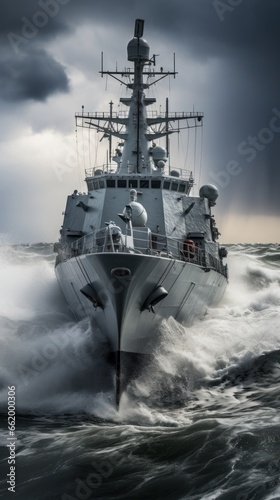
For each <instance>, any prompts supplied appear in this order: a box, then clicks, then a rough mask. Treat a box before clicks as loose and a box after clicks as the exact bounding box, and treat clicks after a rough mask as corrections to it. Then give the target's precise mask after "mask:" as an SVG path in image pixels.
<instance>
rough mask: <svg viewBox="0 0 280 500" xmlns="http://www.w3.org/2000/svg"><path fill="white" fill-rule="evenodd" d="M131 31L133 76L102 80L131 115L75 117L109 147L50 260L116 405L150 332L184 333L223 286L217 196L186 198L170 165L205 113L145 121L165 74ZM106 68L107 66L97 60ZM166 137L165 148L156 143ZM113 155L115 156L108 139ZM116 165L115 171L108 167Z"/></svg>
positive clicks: (138, 32) (138, 26) (71, 200)
mask: <svg viewBox="0 0 280 500" xmlns="http://www.w3.org/2000/svg"><path fill="white" fill-rule="evenodd" d="M143 26H144V22H143V21H142V20H137V21H136V23H135V33H134V37H133V39H132V40H131V41H130V42H129V44H128V47H127V52H128V61H129V62H132V63H133V68H128V69H126V70H124V71H121V72H118V71H113V72H109V71H104V69H103V62H102V66H101V75H102V76H103V75H110V76H112V77H113V78H115V79H117V80H119V81H120V82H121V83H123V84H125V85H126V87H127V88H128V89H131V96H130V97H128V98H121V99H120V101H121V103H122V104H123V105H124V106H125V107H127V112H124V111H120V112H114V111H113V105H112V103H111V104H110V110H109V112H107V113H105V112H104V113H100V112H96V113H86V112H84V110H83V112H82V113H77V114H76V125H77V127H86V128H93V129H96V130H97V131H99V132H101V133H102V134H103V135H104V136H105V137H107V138H108V139H109V153H108V162H107V164H106V165H103V166H102V167H100V166H94V167H93V168H92V169H90V170H87V171H86V183H87V188H88V193H87V194H81V193H78V192H77V191H74V192H73V194H71V195H70V196H68V199H67V204H66V209H65V215H64V221H63V226H62V229H61V237H60V241H59V243H58V244H56V250H57V253H58V256H57V260H56V274H57V278H58V280H59V283H60V285H61V288H62V290H63V293H64V295H65V297H66V300H67V302H68V304H69V306H70V308H71V309H72V311H73V313H74V314H75V316H76V317H77V318H83V317H85V316H90V317H91V318H92V320H93V322H94V324H95V325H96V327H98V328H99V330H100V331H101V332H102V335H103V336H104V338H105V339H106V341H107V344H108V350H109V351H110V352H111V353H112V359H114V363H115V364H116V388H117V401H118V400H119V394H120V392H121V390H122V377H123V376H124V374H126V375H127V373H128V372H129V369H130V367H131V366H135V364H137V363H138V360H139V358H143V357H145V356H149V355H150V354H151V351H152V348H153V345H154V342H155V334H154V332H155V326H156V325H157V324H158V323H159V322H160V321H161V320H162V319H163V318H168V317H170V316H173V317H174V318H175V319H176V320H177V321H179V322H181V323H190V322H192V321H193V319H194V318H195V317H200V316H202V315H203V314H204V313H205V310H206V308H207V307H208V306H209V305H212V304H217V303H218V301H219V300H220V299H221V297H222V295H223V293H224V290H225V287H226V283H227V267H226V266H225V265H224V264H223V257H225V256H226V250H225V248H224V247H220V246H219V244H218V243H217V239H218V236H219V232H218V230H217V227H216V224H215V221H214V217H213V215H212V213H211V209H212V207H213V206H215V203H216V200H217V197H218V191H217V189H216V188H215V186H213V185H205V186H202V187H201V189H200V192H199V196H192V195H191V191H192V188H193V185H194V178H193V175H192V172H191V171H189V172H187V171H183V170H181V169H180V168H176V169H173V168H171V167H170V166H169V165H168V156H169V142H168V138H169V136H170V134H172V133H174V132H175V131H178V130H179V129H180V124H181V123H182V124H183V127H200V126H201V125H202V119H203V113H200V112H194V111H193V112H191V113H187V112H180V113H172V112H170V111H169V104H168V100H167V101H166V106H165V111H164V112H154V111H153V112H149V106H150V105H151V104H154V103H155V99H154V98H150V97H146V91H147V89H148V88H149V87H150V86H151V85H154V84H155V83H156V82H158V81H160V80H161V79H163V78H165V77H166V76H169V75H171V76H175V75H176V71H175V64H174V69H173V71H171V72H164V71H163V68H160V71H155V69H154V65H155V56H152V57H150V48H149V45H148V43H147V42H146V41H145V40H144V38H143ZM102 60H103V58H102ZM162 137H166V145H165V146H166V147H161V146H159V145H158V144H157V141H158V140H160V139H161V138H162ZM113 138H116V139H117V147H116V148H115V151H114V154H113V155H112V139H113ZM111 160H112V161H113V162H114V166H113V164H112V162H111Z"/></svg>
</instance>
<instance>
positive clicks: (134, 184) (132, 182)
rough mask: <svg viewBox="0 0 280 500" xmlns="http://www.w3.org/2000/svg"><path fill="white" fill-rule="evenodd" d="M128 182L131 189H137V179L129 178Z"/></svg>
mask: <svg viewBox="0 0 280 500" xmlns="http://www.w3.org/2000/svg"><path fill="white" fill-rule="evenodd" d="M128 184H129V187H130V188H131V189H137V188H138V181H137V179H129V181H128Z"/></svg>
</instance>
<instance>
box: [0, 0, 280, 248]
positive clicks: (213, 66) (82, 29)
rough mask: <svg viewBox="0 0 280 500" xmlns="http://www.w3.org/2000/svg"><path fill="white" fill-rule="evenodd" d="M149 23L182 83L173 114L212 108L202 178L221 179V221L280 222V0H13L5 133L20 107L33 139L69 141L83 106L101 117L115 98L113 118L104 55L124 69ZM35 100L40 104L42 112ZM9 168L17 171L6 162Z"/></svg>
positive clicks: (2, 19)
mask: <svg viewBox="0 0 280 500" xmlns="http://www.w3.org/2000/svg"><path fill="white" fill-rule="evenodd" d="M138 17H139V18H143V19H145V21H146V24H145V34H144V36H145V38H146V39H147V40H148V42H149V43H150V46H151V51H152V53H154V52H155V53H160V57H159V64H161V62H160V61H162V59H164V64H165V63H166V61H167V59H166V58H165V53H167V55H168V57H169V56H171V57H170V59H171V64H172V54H173V52H176V58H177V65H178V68H177V69H178V71H179V75H178V79H177V80H176V83H175V84H174V89H175V95H173V96H172V95H171V104H172V108H173V109H172V111H177V110H178V111H181V110H184V111H189V110H191V109H192V107H193V105H195V107H196V108H197V109H199V110H201V111H204V112H205V126H204V149H203V167H202V174H201V182H212V183H216V184H217V186H218V188H219V190H220V199H219V203H218V205H217V209H216V214H217V216H219V214H220V215H222V214H223V215H224V214H226V213H228V214H229V215H231V220H232V214H244V213H245V214H248V217H250V216H252V217H253V216H256V217H257V216H258V215H259V216H264V215H267V216H271V217H273V220H274V221H275V220H276V219H275V217H277V216H279V214H280V196H279V185H280V169H279V167H278V161H279V160H278V159H279V157H280V131H278V129H279V127H280V94H279V88H280V65H279V52H280V31H279V18H280V3H279V1H277V0H270V1H269V2H265V1H264V0H213V1H212V0H195V1H193V0H173V2H170V1H169V0H141V1H139V0H132V1H131V0H120V1H119V2H115V1H114V0H103V1H101V0H95V1H91V0H29V1H27V2H22V1H21V0H13V2H2V3H1V4H0V34H1V47H2V50H1V56H0V83H1V91H0V93H1V95H0V97H1V98H2V114H3V113H4V116H5V117H6V123H8V124H9V125H8V129H6V130H5V136H6V137H7V136H9V134H10V137H12V133H13V126H12V123H13V119H14V120H17V118H16V116H17V107H18V105H19V104H20V105H21V109H22V113H23V114H25V121H26V122H27V123H28V127H29V129H30V130H31V131H32V130H33V131H38V130H40V131H41V133H43V131H44V130H50V129H54V128H56V130H58V131H59V132H60V134H61V141H62V143H63V144H65V141H67V140H68V139H67V137H68V136H69V134H70V130H73V134H74V123H73V122H71V121H70V119H71V116H72V115H73V114H74V112H75V111H77V107H78V106H80V105H81V104H86V105H88V106H90V108H89V109H87V110H88V111H94V110H95V109H99V108H98V106H99V105H100V103H101V99H104V106H103V108H104V110H106V106H107V102H108V101H109V99H108V98H107V97H108V96H109V94H108V93H107V95H106V92H105V95H104V90H106V89H104V82H100V80H98V71H99V59H100V50H103V48H104V49H105V54H107V56H106V57H107V60H108V62H110V63H111V65H112V64H113V66H114V65H115V64H116V61H118V64H121V65H123V66H125V65H126V64H127V62H126V60H125V59H126V54H125V51H126V44H127V42H128V41H129V39H130V37H132V36H133V28H134V20H135V18H138ZM172 85H173V84H172ZM91 89H92V90H91ZM117 90H118V89H117V88H115V89H114V91H115V95H116V94H117ZM110 98H111V94H110ZM115 100H116V99H115ZM7 102H8V103H9V106H7ZM34 103H35V104H36V103H38V105H40V115H38V113H37V108H35V107H34V105H35V104H34ZM159 104H160V103H159ZM162 104H163V103H162ZM175 106H176V107H175ZM23 116H24V115H23ZM63 116H64V117H65V118H63ZM21 119H22V120H23V118H22V117H21ZM66 119H67V120H69V125H67V126H66V125H65V123H64V120H66ZM71 123H72V124H71ZM9 127H10V132H9ZM18 127H19V125H18ZM71 127H72V128H71ZM23 129H24V124H23V122H22V130H23ZM18 133H19V135H20V133H21V132H20V130H19V132H18ZM22 133H23V132H22ZM24 133H25V132H24ZM24 133H23V135H24ZM69 137H70V136H69ZM14 140H15V142H16V138H15V139H14ZM34 140H35V135H34ZM36 140H37V139H36ZM49 147H50V149H53V153H54V156H56V154H57V155H58V156H59V155H60V157H62V158H63V155H65V154H64V153H63V151H62V150H61V151H60V152H59V151H57V150H56V149H55V148H54V145H53V144H51V143H50V146H49ZM56 147H57V146H56ZM5 153H7V150H6V149H5ZM42 154H43V152H42ZM30 161H31V162H32V159H31V160H30ZM11 162H12V160H11ZM44 168H45V171H47V168H48V166H47V165H45V167H44ZM49 168H50V170H51V166H50V167H49ZM0 171H1V172H4V171H6V167H5V163H4V162H2V164H0ZM31 171H32V169H29V170H28V172H29V175H31ZM69 172H70V170H69ZM2 175H3V173H2ZM7 175H8V176H9V173H8V174H7ZM46 176H47V177H48V178H49V181H48V183H49V184H48V189H53V190H54V192H56V193H57V195H58V193H59V188H61V186H59V185H58V184H57V179H54V180H53V181H54V183H53V185H52V182H51V175H50V173H49V172H48V174H46ZM70 177H71V176H70V173H69V178H68V177H67V175H66V176H65V188H66V187H67V188H69V189H70V185H71V178H70ZM73 187H75V186H73ZM26 189H27V190H28V182H27V183H26ZM33 196H34V193H33ZM63 196H64V192H63V193H62V194H61V197H63ZM3 199H4V198H3ZM62 201H63V203H64V199H63V200H62ZM55 210H57V207H54V208H53V214H55ZM223 220H224V219H223ZM271 220H272V219H271ZM225 223H226V222H225ZM49 225H50V224H49ZM5 226H8V223H7V221H6V222H5ZM0 231H1V229H0ZM274 232H275V231H274V228H271V234H272V235H273V234H274ZM233 233H234V228H233ZM278 233H279V229H278ZM46 234H49V233H46ZM34 237H35V236H34ZM48 237H49V236H46V238H48ZM272 237H273V236H272ZM256 240H258V238H257V236H256Z"/></svg>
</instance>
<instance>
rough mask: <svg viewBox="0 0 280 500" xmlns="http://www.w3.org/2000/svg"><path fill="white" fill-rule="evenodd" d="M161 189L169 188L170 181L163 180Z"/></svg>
mask: <svg viewBox="0 0 280 500" xmlns="http://www.w3.org/2000/svg"><path fill="white" fill-rule="evenodd" d="M163 189H170V181H164V183H163Z"/></svg>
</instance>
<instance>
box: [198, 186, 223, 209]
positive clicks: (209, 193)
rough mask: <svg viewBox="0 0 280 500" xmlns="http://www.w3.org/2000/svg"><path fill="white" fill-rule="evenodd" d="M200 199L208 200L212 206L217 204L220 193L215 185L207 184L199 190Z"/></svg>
mask: <svg viewBox="0 0 280 500" xmlns="http://www.w3.org/2000/svg"><path fill="white" fill-rule="evenodd" d="M199 196H200V198H207V199H208V200H209V203H210V205H211V206H214V205H215V204H216V200H217V198H218V196H219V191H218V188H216V186H214V184H205V185H204V186H202V187H201V188H200V190H199Z"/></svg>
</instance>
